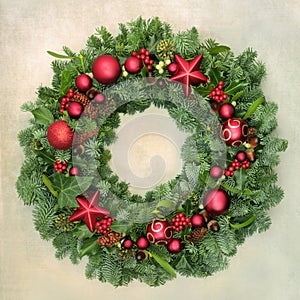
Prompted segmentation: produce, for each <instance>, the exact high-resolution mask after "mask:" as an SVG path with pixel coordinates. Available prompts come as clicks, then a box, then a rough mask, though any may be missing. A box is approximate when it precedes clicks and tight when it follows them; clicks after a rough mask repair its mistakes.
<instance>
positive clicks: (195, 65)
mask: <svg viewBox="0 0 300 300" xmlns="http://www.w3.org/2000/svg"><path fill="white" fill-rule="evenodd" d="M202 57H203V55H202V54H199V55H198V56H196V57H195V58H194V59H193V60H191V61H186V60H185V59H183V58H182V57H181V56H180V55H178V54H175V55H174V59H175V62H176V64H177V65H178V72H177V73H176V74H175V75H174V76H172V77H170V79H171V80H175V81H178V82H180V83H182V84H183V90H184V95H185V96H186V97H188V96H189V94H190V86H191V85H199V84H200V83H206V82H208V78H207V77H206V76H205V75H204V74H202V73H201V72H200V71H199V68H200V64H201V61H202Z"/></svg>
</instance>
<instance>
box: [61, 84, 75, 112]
mask: <svg viewBox="0 0 300 300" xmlns="http://www.w3.org/2000/svg"><path fill="white" fill-rule="evenodd" d="M73 96H74V90H73V89H69V91H68V93H67V95H66V96H65V97H63V98H62V99H61V104H60V109H59V112H60V113H62V112H63V111H64V109H66V108H68V107H69V104H68V102H70V100H71V99H72V98H73Z"/></svg>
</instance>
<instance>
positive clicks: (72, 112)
mask: <svg viewBox="0 0 300 300" xmlns="http://www.w3.org/2000/svg"><path fill="white" fill-rule="evenodd" d="M67 110H68V114H69V116H70V117H71V118H74V119H79V117H80V116H81V114H82V112H83V106H82V104H81V103H79V102H69V106H68V108H67Z"/></svg>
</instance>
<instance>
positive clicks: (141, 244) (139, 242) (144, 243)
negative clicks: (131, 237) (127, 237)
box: [136, 236, 149, 250]
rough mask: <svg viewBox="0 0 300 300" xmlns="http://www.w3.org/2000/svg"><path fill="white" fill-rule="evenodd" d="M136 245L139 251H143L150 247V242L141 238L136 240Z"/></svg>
mask: <svg viewBox="0 0 300 300" xmlns="http://www.w3.org/2000/svg"><path fill="white" fill-rule="evenodd" d="M136 245H137V247H138V248H139V249H141V250H143V249H146V248H148V247H149V242H148V240H147V238H146V237H144V236H141V237H139V238H138V239H137V240H136Z"/></svg>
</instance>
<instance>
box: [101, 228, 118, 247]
mask: <svg viewBox="0 0 300 300" xmlns="http://www.w3.org/2000/svg"><path fill="white" fill-rule="evenodd" d="M121 238H122V234H121V233H119V232H115V231H112V232H110V233H108V234H107V235H102V236H100V237H99V238H98V244H99V245H101V246H105V247H111V246H113V245H114V244H116V243H117V242H118V241H119V240H120V239H121Z"/></svg>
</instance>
